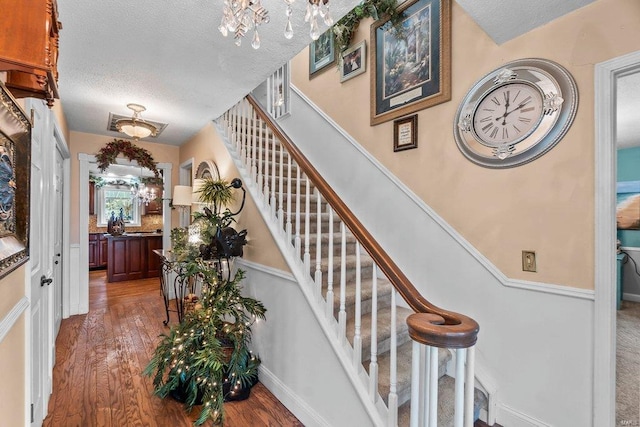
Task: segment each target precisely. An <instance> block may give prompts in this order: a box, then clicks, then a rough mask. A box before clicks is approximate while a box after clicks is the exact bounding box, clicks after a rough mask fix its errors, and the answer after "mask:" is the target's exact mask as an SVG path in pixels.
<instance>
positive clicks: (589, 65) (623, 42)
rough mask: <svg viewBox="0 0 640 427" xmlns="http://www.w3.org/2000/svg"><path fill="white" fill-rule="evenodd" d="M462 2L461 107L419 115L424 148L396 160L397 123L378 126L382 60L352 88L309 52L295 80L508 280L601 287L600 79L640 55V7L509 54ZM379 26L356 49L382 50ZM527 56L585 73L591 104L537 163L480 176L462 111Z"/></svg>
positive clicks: (457, 17)
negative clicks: (375, 114)
mask: <svg viewBox="0 0 640 427" xmlns="http://www.w3.org/2000/svg"><path fill="white" fill-rule="evenodd" d="M452 3H453V7H452V70H451V72H452V99H451V101H449V102H446V103H444V104H441V105H438V106H435V107H431V108H428V109H426V110H422V111H420V112H419V114H418V122H419V125H418V129H419V135H418V148H417V149H414V150H408V151H404V152H399V153H394V152H393V122H392V121H391V122H387V123H384V124H381V125H378V126H374V127H372V126H370V125H369V119H370V118H369V84H370V81H369V79H370V75H369V70H370V69H371V63H370V62H368V64H367V68H368V69H367V73H366V74H365V75H361V76H358V77H355V78H353V79H351V80H348V81H346V82H344V83H343V84H340V79H339V74H338V72H337V68H332V69H330V70H327V71H325V72H324V73H322V74H321V75H320V76H317V77H316V78H314V79H313V80H311V81H309V77H308V69H309V68H308V55H309V54H308V50H304V51H303V52H302V53H301V54H299V55H298V56H297V57H296V58H294V60H293V66H292V68H293V70H292V80H293V82H294V84H295V85H296V86H297V87H298V88H300V89H301V90H302V91H303V92H304V93H305V94H306V95H307V96H309V97H310V98H311V99H312V100H313V101H314V102H315V103H316V104H317V105H318V106H319V107H320V108H322V109H323V110H324V111H325V112H327V113H328V114H329V115H330V116H331V117H332V118H333V119H334V120H335V121H336V122H337V123H338V124H339V125H340V126H342V127H343V128H344V129H345V130H346V131H347V132H348V133H349V134H351V135H352V136H353V137H354V138H355V139H356V140H357V141H359V142H360V144H362V145H363V146H364V147H365V148H366V149H367V150H368V151H369V152H370V153H372V154H373V155H374V156H375V157H376V158H377V159H378V160H379V161H380V162H382V163H383V164H384V165H385V166H386V167H387V168H388V169H389V170H390V171H391V172H392V173H394V174H395V175H396V176H397V177H398V178H399V179H400V180H402V181H403V182H404V183H405V184H406V185H407V186H408V187H409V188H411V189H412V190H413V191H414V192H415V193H416V194H417V195H418V196H419V197H421V198H422V199H423V200H424V201H425V202H426V203H427V204H429V205H430V206H431V207H432V208H434V209H435V211H436V212H437V213H438V214H439V215H441V216H442V217H443V218H444V219H445V220H446V221H447V222H449V223H450V224H451V225H452V226H453V227H454V228H455V229H456V230H458V232H460V233H461V234H462V235H463V236H464V237H465V238H466V239H467V240H469V241H470V242H471V244H473V245H474V246H475V247H476V248H477V249H478V250H479V251H480V252H482V253H483V254H484V255H485V256H486V257H487V258H489V260H490V261H491V262H493V263H494V264H495V265H496V266H497V267H498V268H500V269H501V270H502V271H503V272H504V273H505V274H506V275H507V276H508V277H510V278H516V279H523V280H532V281H538V282H546V283H553V284H560V285H568V286H573V287H577V288H585V289H593V286H594V285H593V282H594V260H593V252H594V207H593V206H594V117H593V115H594V105H593V97H594V91H593V85H594V83H593V79H594V71H593V70H594V64H596V63H599V62H602V61H605V60H608V59H611V58H614V57H617V56H620V55H623V54H626V53H629V52H632V51H635V50H638V49H640V2H638V1H637V0H600V1H597V2H595V3H593V4H591V5H589V6H587V7H584V8H582V9H579V10H577V11H575V12H573V13H571V14H569V15H567V16H564V17H562V18H560V19H558V20H556V21H553V22H551V23H549V24H547V25H545V26H543V27H541V28H538V29H536V30H534V31H531V32H529V33H527V34H525V35H523V36H521V37H518V38H516V39H514V40H511V41H509V42H507V43H505V44H503V45H500V46H498V45H496V44H495V43H494V42H493V41H492V40H491V39H490V38H489V36H488V35H487V34H485V33H484V32H483V31H482V30H481V29H480V28H479V27H478V26H477V25H476V24H475V22H474V21H473V20H472V19H471V18H470V17H469V16H468V15H467V14H466V13H465V11H464V10H463V9H462V8H461V7H460V6H458V4H457V3H456V2H452ZM370 24H371V21H370V20H369V21H367V22H363V24H362V25H360V27H359V30H358V33H357V34H356V38H355V39H354V43H355V42H359V41H360V40H363V39H366V40H367V43H370V34H369V26H370ZM527 57H539V58H546V59H551V60H554V61H556V62H558V63H560V64H561V65H563V66H564V67H566V68H567V69H568V70H569V72H571V73H572V74H573V76H574V78H575V79H576V82H577V85H578V90H579V96H580V103H579V106H578V113H577V116H576V119H575V121H574V123H573V126H572V127H571V129H570V130H569V132H568V134H567V135H566V136H565V137H564V139H563V140H562V141H561V142H560V143H559V144H558V145H557V146H556V147H555V148H553V150H551V151H550V152H549V153H547V154H545V155H544V156H543V157H541V158H540V159H538V160H536V161H534V162H532V163H530V164H527V165H524V166H520V167H517V168H512V169H505V170H492V169H486V168H482V167H479V166H476V165H475V164H473V163H471V162H469V161H468V160H466V158H465V157H463V155H462V154H461V153H460V152H459V150H458V148H457V146H456V144H455V140H454V137H453V120H454V116H455V113H456V109H457V107H458V105H459V103H460V101H461V100H462V98H463V97H464V96H465V94H466V92H467V91H468V90H469V88H470V87H471V86H472V85H473V84H474V83H475V82H476V81H477V80H479V79H480V78H481V77H483V76H484V75H485V74H486V73H488V72H490V71H492V70H493V69H495V68H498V67H499V66H500V65H502V64H504V63H505V62H508V61H511V60H514V59H520V58H527ZM345 100H349V102H345ZM522 250H535V251H536V255H537V264H538V272H537V273H525V272H523V271H522V263H521V251H522Z"/></svg>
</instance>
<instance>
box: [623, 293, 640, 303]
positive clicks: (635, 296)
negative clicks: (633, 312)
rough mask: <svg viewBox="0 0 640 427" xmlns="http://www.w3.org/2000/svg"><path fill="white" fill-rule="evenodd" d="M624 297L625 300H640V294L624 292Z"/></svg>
mask: <svg viewBox="0 0 640 427" xmlns="http://www.w3.org/2000/svg"><path fill="white" fill-rule="evenodd" d="M622 299H623V300H625V301H633V302H640V295H638V294H628V293H624V294H622Z"/></svg>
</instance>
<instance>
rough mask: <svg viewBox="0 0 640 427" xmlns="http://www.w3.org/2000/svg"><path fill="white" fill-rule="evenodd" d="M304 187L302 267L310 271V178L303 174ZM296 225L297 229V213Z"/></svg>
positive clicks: (317, 201)
mask: <svg viewBox="0 0 640 427" xmlns="http://www.w3.org/2000/svg"><path fill="white" fill-rule="evenodd" d="M304 188H305V196H306V203H305V206H304V256H303V261H304V269H305V271H309V272H311V253H310V252H309V245H310V240H311V236H310V233H311V230H309V228H310V225H309V221H310V216H311V180H309V177H308V176H307V175H306V174H305V175H304ZM319 202H320V201H319V200H318V199H317V198H316V203H319ZM296 227H298V229H299V228H300V219H299V215H298V225H297V226H296Z"/></svg>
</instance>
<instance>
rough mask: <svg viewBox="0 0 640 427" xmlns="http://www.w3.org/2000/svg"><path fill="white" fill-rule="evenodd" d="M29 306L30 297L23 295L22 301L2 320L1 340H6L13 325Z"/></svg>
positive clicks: (0, 321) (0, 324)
mask: <svg viewBox="0 0 640 427" xmlns="http://www.w3.org/2000/svg"><path fill="white" fill-rule="evenodd" d="M27 307H29V298H27V297H26V296H23V297H22V298H20V301H18V302H17V303H16V305H14V306H13V307H12V308H11V310H10V311H9V312H8V313H7V315H6V316H4V317H3V318H2V320H0V342H2V340H4V338H5V337H6V336H7V334H8V333H9V331H11V328H13V325H15V324H16V322H17V321H18V319H19V318H20V316H21V315H22V313H23V312H24V311H25V310H26V309H27Z"/></svg>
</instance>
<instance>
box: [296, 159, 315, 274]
mask: <svg viewBox="0 0 640 427" xmlns="http://www.w3.org/2000/svg"><path fill="white" fill-rule="evenodd" d="M293 240H294V242H293V243H294V244H293V247H294V248H295V250H296V259H297V258H300V245H301V240H300V168H296V235H295V238H294V239H293ZM306 271H308V272H309V274H311V270H309V269H307V270H306Z"/></svg>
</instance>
